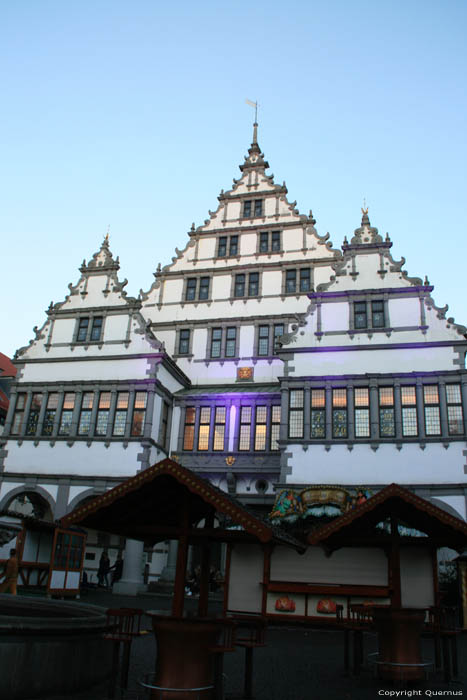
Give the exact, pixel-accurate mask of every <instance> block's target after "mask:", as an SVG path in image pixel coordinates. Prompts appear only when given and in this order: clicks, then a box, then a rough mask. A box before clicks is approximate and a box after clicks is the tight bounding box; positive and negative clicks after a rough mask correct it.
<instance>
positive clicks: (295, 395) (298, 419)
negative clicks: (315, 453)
mask: <svg viewBox="0 0 467 700" xmlns="http://www.w3.org/2000/svg"><path fill="white" fill-rule="evenodd" d="M303 393H304V392H303V389H291V391H290V394H289V437H291V438H302V437H303Z"/></svg>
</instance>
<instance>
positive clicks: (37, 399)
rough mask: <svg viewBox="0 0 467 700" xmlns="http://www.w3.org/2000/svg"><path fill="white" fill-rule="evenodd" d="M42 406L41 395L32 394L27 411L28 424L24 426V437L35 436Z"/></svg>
mask: <svg viewBox="0 0 467 700" xmlns="http://www.w3.org/2000/svg"><path fill="white" fill-rule="evenodd" d="M41 406H42V394H33V395H32V401H31V408H30V409H29V416H28V422H27V425H26V435H35V434H36V430H37V424H38V422H39V413H40V410H41Z"/></svg>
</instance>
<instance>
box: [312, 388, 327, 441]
mask: <svg viewBox="0 0 467 700" xmlns="http://www.w3.org/2000/svg"><path fill="white" fill-rule="evenodd" d="M311 437H312V438H325V437H326V392H325V390H324V389H312V390H311Z"/></svg>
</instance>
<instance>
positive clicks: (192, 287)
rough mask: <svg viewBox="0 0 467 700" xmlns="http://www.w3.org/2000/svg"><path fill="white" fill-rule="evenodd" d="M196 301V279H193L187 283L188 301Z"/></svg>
mask: <svg viewBox="0 0 467 700" xmlns="http://www.w3.org/2000/svg"><path fill="white" fill-rule="evenodd" d="M195 299H196V278H194V277H191V278H190V279H188V280H187V283H186V300H187V301H194V300H195Z"/></svg>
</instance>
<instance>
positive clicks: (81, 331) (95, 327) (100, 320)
mask: <svg viewBox="0 0 467 700" xmlns="http://www.w3.org/2000/svg"><path fill="white" fill-rule="evenodd" d="M104 325H105V314H103V313H99V314H93V313H91V314H89V315H80V316H78V318H77V319H76V327H75V333H74V338H73V344H76V345H91V344H92V343H95V344H98V343H102V342H103V338H104ZM96 331H97V332H96ZM95 336H96V337H95Z"/></svg>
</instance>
